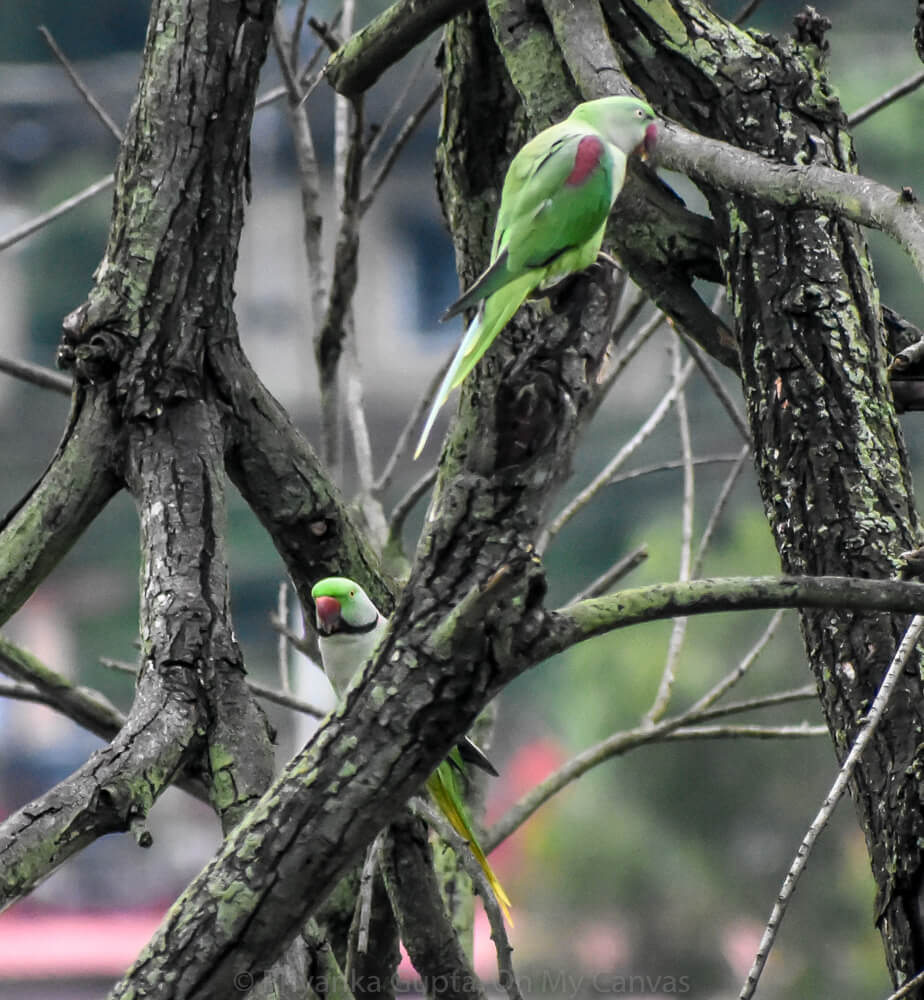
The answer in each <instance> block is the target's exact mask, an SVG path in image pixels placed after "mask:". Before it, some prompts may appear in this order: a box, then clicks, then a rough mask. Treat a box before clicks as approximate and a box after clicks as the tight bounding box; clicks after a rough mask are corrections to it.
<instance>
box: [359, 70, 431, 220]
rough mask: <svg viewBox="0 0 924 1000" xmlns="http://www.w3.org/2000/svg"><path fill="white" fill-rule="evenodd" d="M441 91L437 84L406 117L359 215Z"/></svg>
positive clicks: (370, 186) (363, 197)
mask: <svg viewBox="0 0 924 1000" xmlns="http://www.w3.org/2000/svg"><path fill="white" fill-rule="evenodd" d="M441 90H442V84H440V83H438V84H437V85H436V86H435V87H434V88H433V89H432V90H431V91H430V93H429V94H427V96H426V97H425V98H424V99H423V101H422V102H421V104H420V107H418V108H417V110H416V111H415V112H413V113H412V114H411V115H409V116H408V119H407V121H406V122H405V123H404V126H403V127H402V129H401V131H400V132H399V133H398V135H397V137H396V138H395V141H394V142H393V143H392V144H391V148H390V149H389V150H388V152H387V153H386V154H385V158H384V159H383V160H382V163H381V165H380V166H379V169H378V170H377V171H376V174H375V177H374V178H373V179H372V183H371V184H370V185H369V188H368V190H367V191H366V193H365V194H364V195H363V196H362V198H361V199H360V203H359V209H360V212H361V213H363V214H364V213H365V212H366V211H367V210H368V209H369V207H370V205H371V204H372V202H373V200H374V199H375V196H376V193H377V192H378V190H379V188H380V187H381V186H382V184H383V183H384V181H385V179H386V178H387V177H388V175H389V173H391V168H392V167H393V166H394V165H395V161H396V160H397V159H398V156H399V155H400V154H401V150H402V149H404V147H405V146H406V145H407V141H408V139H410V138H411V136H412V135H413V134H414V132H415V130H416V129H417V126H418V125H419V124H420V123H421V122H422V121H423V119H424V117H425V116H426V114H427V112H428V111H429V110H430V108H432V107H433V105H434V104H436V100H437V98H438V97H439V96H440V91H441Z"/></svg>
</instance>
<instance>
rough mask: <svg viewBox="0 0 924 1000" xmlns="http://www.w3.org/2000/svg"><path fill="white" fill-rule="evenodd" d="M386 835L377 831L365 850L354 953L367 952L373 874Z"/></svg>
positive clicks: (382, 831) (373, 883)
mask: <svg viewBox="0 0 924 1000" xmlns="http://www.w3.org/2000/svg"><path fill="white" fill-rule="evenodd" d="M387 835H388V830H387V829H385V830H379V832H378V833H377V834H376V835H375V840H373V841H372V843H371V844H370V845H369V847H368V848H367V849H366V860H365V861H364V862H363V868H362V872H361V874H360V876H359V893H358V894H357V897H356V906H357V909H358V910H359V927H358V930H357V933H356V951H357V952H358V953H359V954H360V955H365V954H366V952H367V951H368V950H369V924H370V923H371V921H372V890H373V889H374V888H375V873H376V869H377V868H378V860H379V851H380V850H381V849H382V841H383V840H384V839H385V837H386V836H387Z"/></svg>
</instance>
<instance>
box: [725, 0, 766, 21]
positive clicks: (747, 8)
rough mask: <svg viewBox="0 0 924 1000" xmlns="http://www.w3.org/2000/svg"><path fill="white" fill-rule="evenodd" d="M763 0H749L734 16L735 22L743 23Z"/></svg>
mask: <svg viewBox="0 0 924 1000" xmlns="http://www.w3.org/2000/svg"><path fill="white" fill-rule="evenodd" d="M760 3H761V0H748V2H747V3H746V4H745V5H744V6H743V7H742V8H741V10H739V11H738V13H737V14H735V16H734V17H733V18H732V23H733V24H741V23H742V22H743V21H746V20H747V19H748V18H749V17H750V16H751V15H752V14H753V13H754V11H755V10H757V8H758V7H759V6H760Z"/></svg>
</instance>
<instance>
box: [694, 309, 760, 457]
mask: <svg viewBox="0 0 924 1000" xmlns="http://www.w3.org/2000/svg"><path fill="white" fill-rule="evenodd" d="M716 298H717V299H719V298H721V296H716ZM716 308H717V303H713V305H712V310H713V312H715V310H716ZM675 329H676V328H675ZM677 334H678V335H679V337H680V339H681V340H682V341H683V342H684V344H686V346H687V350H688V351H689V352H690V354H691V355H692V357H693V360H694V361H695V362H696V364H697V366H698V367H699V370H700V371H701V372H702V373H703V377H704V378H705V379H706V381H707V382H708V383H709V386H710V388H711V389H712V391H713V392H714V393H715V394H716V397H717V398H718V400H719V402H720V403H721V404H722V406H723V407H724V408H725V412H726V413H727V414H728V415H729V417H730V418H731V422H732V423H733V424H734V425H735V427H737V428H738V433H739V434H740V435H741V438H742V440H744V441H750V440H751V431H750V428H749V427H748V424H747V421H746V420H745V419H744V417H743V416H742V415H741V413H740V412H739V410H738V407H737V405H736V404H735V401H734V400H733V399H732V398H731V396H730V395H729V393H728V390H727V389H726V388H725V386H724V385H722V383H721V381H720V380H719V377H718V375H717V374H716V372H715V369H714V368H713V367H712V361H711V360H710V358H709V355H708V354H706V352H705V351H704V350H703V349H702V348H701V347H700V346H699V344H697V343H696V341H695V340H693V338H692V337H689V336H687V334H685V333H684V332H683V331H682V330H677Z"/></svg>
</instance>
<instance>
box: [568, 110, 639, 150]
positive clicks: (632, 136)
mask: <svg viewBox="0 0 924 1000" xmlns="http://www.w3.org/2000/svg"><path fill="white" fill-rule="evenodd" d="M569 117H571V118H576V119H577V120H578V121H581V122H584V123H586V124H587V125H590V127H591V128H593V129H595V130H596V131H597V132H599V133H600V134H601V135H602V136H603V138H604V139H606V141H607V142H608V143H610V145H612V146H616V147H617V148H618V149H621V150H622V151H623V152H624V153H625V154H626V155H628V154H629V153H632V152H634V151H636V150H637V151H639V152H640V153H643V154H648V153H651V152H652V151H653V150H654V147H655V143H656V141H657V138H658V125H657V121H658V116H657V115H656V114H655V113H654V111H653V110H652V108H651V107H650V106H649V105H648V104H646V103H645V102H644V101H640V100H639V99H638V98H637V97H601V98H599V99H598V100H596V101H586V102H585V103H584V104H579V105H578V106H577V107H576V108H575V109H574V111H572V112H571V115H570V116H569Z"/></svg>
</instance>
